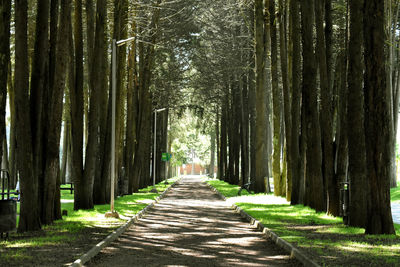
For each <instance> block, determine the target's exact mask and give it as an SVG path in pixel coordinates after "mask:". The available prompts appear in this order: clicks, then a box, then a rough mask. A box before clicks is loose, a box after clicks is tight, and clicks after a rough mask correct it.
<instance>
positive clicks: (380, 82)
mask: <svg viewBox="0 0 400 267" xmlns="http://www.w3.org/2000/svg"><path fill="white" fill-rule="evenodd" d="M384 7H385V1H384V0H368V1H365V3H364V46H365V53H364V61H365V67H366V70H365V76H364V95H365V133H366V134H365V137H366V138H365V141H366V148H367V149H366V158H367V177H368V180H367V181H368V183H369V189H370V192H369V193H368V195H367V208H368V209H367V218H368V220H367V224H366V229H365V233H366V234H395V229H394V226H393V219H392V211H391V207H390V176H391V174H392V172H391V166H390V164H388V162H390V161H391V156H392V153H391V148H390V146H391V145H393V141H392V140H393V138H394V136H393V127H391V118H390V114H391V112H390V109H391V108H392V106H391V103H390V92H389V87H387V86H386V72H385V71H386V70H385V62H386V61H385V48H384V46H385V41H386V38H385V26H384V24H385V12H384Z"/></svg>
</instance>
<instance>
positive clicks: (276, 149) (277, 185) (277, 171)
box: [269, 0, 286, 196]
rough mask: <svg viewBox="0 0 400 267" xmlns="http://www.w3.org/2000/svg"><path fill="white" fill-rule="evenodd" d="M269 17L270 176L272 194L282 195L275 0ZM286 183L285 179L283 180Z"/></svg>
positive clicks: (271, 4)
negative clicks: (271, 129) (271, 152)
mask: <svg viewBox="0 0 400 267" xmlns="http://www.w3.org/2000/svg"><path fill="white" fill-rule="evenodd" d="M269 18H270V28H271V78H272V79H271V80H272V108H273V111H272V116H273V122H272V123H273V126H274V127H273V129H274V132H273V154H272V176H273V179H274V195H275V196H284V195H285V193H286V192H283V190H282V189H283V185H284V181H282V173H281V147H282V134H281V121H282V118H281V116H282V115H281V110H282V91H281V90H279V86H278V79H279V77H278V37H277V30H276V16H275V0H269ZM285 183H286V181H285Z"/></svg>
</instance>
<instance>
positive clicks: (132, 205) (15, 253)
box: [0, 178, 177, 265]
mask: <svg viewBox="0 0 400 267" xmlns="http://www.w3.org/2000/svg"><path fill="white" fill-rule="evenodd" d="M176 180H177V178H172V179H169V180H168V182H169V184H168V185H165V184H164V183H163V182H162V183H160V184H157V185H156V189H157V191H158V192H163V191H165V190H166V189H167V188H168V187H169V186H170V184H171V183H172V182H175V181H176ZM151 189H152V186H151V187H147V188H144V189H141V190H140V191H139V193H135V194H133V195H126V196H123V197H119V198H117V199H116V200H115V210H116V211H117V212H118V213H119V215H120V218H119V219H115V218H105V216H104V214H105V213H106V212H107V211H109V210H110V205H109V204H106V205H95V207H94V209H91V210H78V211H74V210H73V205H74V204H73V199H74V196H73V194H71V193H70V191H68V190H61V209H62V210H66V211H67V212H68V215H67V216H64V217H63V219H62V220H57V221H55V222H54V223H53V224H52V225H48V226H44V227H43V229H42V230H41V231H37V232H30V233H23V234H19V233H10V238H9V240H6V241H5V240H0V265H2V264H3V263H15V262H17V263H18V262H24V263H25V264H26V262H27V261H29V260H30V261H33V263H32V264H33V265H35V264H36V263H35V262H34V261H35V258H37V257H36V255H34V254H32V251H31V250H32V249H33V250H34V249H37V250H42V251H45V250H48V249H49V248H50V247H58V246H62V245H64V246H65V245H66V244H67V246H68V244H72V243H74V242H76V241H77V240H79V239H81V238H82V235H85V234H90V235H98V236H99V237H98V238H97V239H101V238H102V237H104V236H106V235H107V234H109V233H110V232H111V231H112V230H114V229H116V228H118V227H119V226H121V225H122V224H124V223H126V221H127V220H128V219H129V218H131V217H133V216H134V215H135V214H137V213H138V212H139V211H140V210H142V209H143V208H144V207H146V206H147V205H148V204H150V203H151V202H153V201H154V200H155V199H156V198H157V197H158V196H159V195H160V194H159V193H151V192H150V190H151ZM18 208H19V203H18ZM94 239H96V237H94ZM36 260H37V259H36Z"/></svg>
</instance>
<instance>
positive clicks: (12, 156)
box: [8, 61, 18, 187]
mask: <svg viewBox="0 0 400 267" xmlns="http://www.w3.org/2000/svg"><path fill="white" fill-rule="evenodd" d="M8 95H9V101H10V118H11V123H10V124H11V125H10V153H9V172H10V177H11V185H12V186H13V187H15V186H16V184H17V172H18V169H17V158H16V157H17V149H16V128H15V127H16V124H17V123H16V121H15V88H14V83H13V76H12V73H11V61H10V62H9V64H8Z"/></svg>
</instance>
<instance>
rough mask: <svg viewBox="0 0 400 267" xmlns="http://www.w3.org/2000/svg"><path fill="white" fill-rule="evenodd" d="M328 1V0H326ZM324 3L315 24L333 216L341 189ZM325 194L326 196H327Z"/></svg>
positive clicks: (329, 204) (327, 188)
mask: <svg viewBox="0 0 400 267" xmlns="http://www.w3.org/2000/svg"><path fill="white" fill-rule="evenodd" d="M324 1H326V0H324ZM324 1H316V2H315V24H316V28H317V59H318V65H319V80H320V88H321V109H320V110H321V117H320V123H321V133H322V136H321V138H322V151H323V161H322V163H323V165H322V174H323V178H324V187H325V188H324V190H325V192H327V211H328V214H331V215H333V216H338V215H339V188H338V186H337V181H336V176H335V175H334V158H333V156H334V154H333V122H332V118H333V117H332V113H333V111H332V107H333V105H332V91H331V86H330V79H329V73H330V71H328V62H327V57H326V55H327V52H326V43H325V34H324V19H323V8H324V7H325V5H324ZM325 192H324V194H326V193H325Z"/></svg>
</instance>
